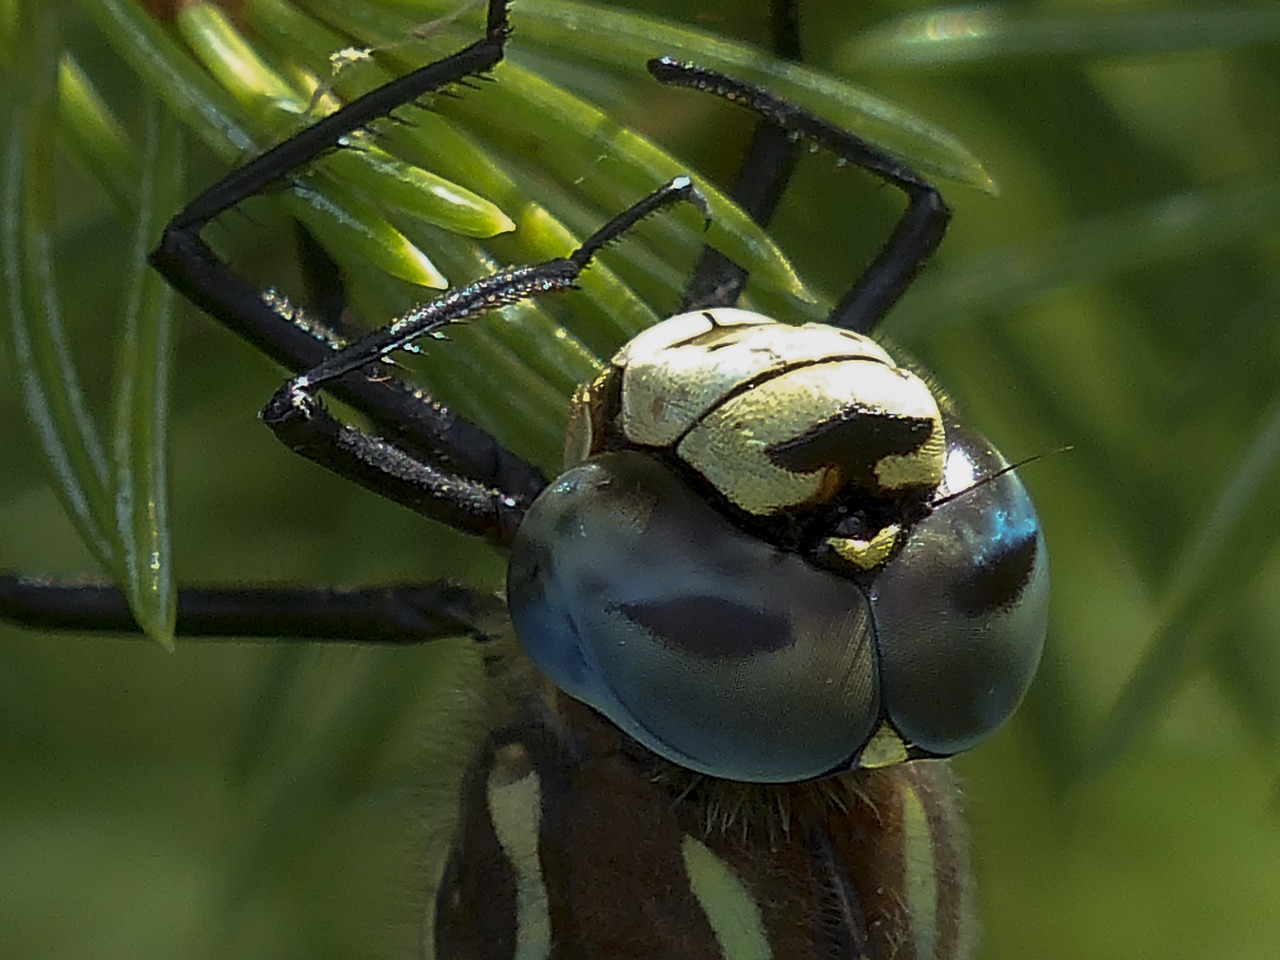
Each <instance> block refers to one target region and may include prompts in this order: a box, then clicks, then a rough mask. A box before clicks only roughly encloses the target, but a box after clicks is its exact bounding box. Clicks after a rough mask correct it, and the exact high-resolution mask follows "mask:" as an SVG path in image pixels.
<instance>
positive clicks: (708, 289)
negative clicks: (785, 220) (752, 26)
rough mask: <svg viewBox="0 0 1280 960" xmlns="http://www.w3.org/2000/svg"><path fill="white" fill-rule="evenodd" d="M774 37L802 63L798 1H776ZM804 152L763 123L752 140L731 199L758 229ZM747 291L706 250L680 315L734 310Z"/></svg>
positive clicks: (717, 255)
mask: <svg viewBox="0 0 1280 960" xmlns="http://www.w3.org/2000/svg"><path fill="white" fill-rule="evenodd" d="M770 19H771V23H770V32H771V33H772V34H773V52H774V53H776V54H777V55H778V56H779V57H782V58H784V59H786V60H794V61H797V62H798V61H800V60H801V59H802V58H803V55H802V52H801V49H800V13H799V9H798V8H797V6H796V3H795V0H774V3H773V7H772V12H771V18H770ZM800 151H801V146H800V144H799V143H797V142H796V141H795V140H794V139H792V138H791V137H790V136H789V135H788V134H787V132H786V131H785V130H783V129H782V128H781V127H778V126H777V125H775V124H773V123H771V122H769V121H768V120H765V119H762V120H761V121H760V122H759V123H758V124H757V125H756V129H755V132H754V133H753V134H752V137H751V143H750V145H749V146H748V147H747V153H746V155H745V156H744V158H743V160H742V164H741V165H740V166H739V167H738V175H737V178H736V179H735V181H734V184H733V188H732V189H731V190H730V191H729V195H730V196H731V197H733V199H734V201H735V202H736V203H737V204H738V206H740V207H741V208H742V209H743V210H745V211H746V212H747V214H748V215H749V216H750V217H751V219H752V220H754V221H755V222H756V223H758V224H760V226H762V227H767V226H768V225H769V221H770V220H772V219H773V214H774V211H775V210H777V208H778V201H779V200H780V199H781V198H782V194H783V191H785V190H786V188H787V183H788V182H789V181H790V180H791V173H792V171H793V170H794V169H795V165H796V161H797V160H799V158H800ZM746 285H747V271H746V270H744V269H743V268H742V267H740V266H738V265H737V264H736V263H734V262H733V261H732V260H730V259H729V258H728V257H726V256H725V255H724V254H723V253H721V252H720V251H719V250H716V249H715V248H714V247H707V248H706V249H704V250H703V251H702V255H701V256H700V257H699V258H698V263H697V265H696V266H694V268H693V272H692V273H691V274H690V275H689V281H688V283H687V284H685V288H684V296H683V298H682V299H681V301H680V309H681V310H699V309H702V308H704V307H731V306H733V305H734V304H735V303H737V302H738V297H740V296H741V295H742V290H743V288H744V287H745V286H746Z"/></svg>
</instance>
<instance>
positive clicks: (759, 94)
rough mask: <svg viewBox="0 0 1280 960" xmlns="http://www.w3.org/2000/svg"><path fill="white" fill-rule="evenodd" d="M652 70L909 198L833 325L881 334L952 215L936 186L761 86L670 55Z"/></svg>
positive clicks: (652, 62)
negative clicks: (819, 149) (726, 102)
mask: <svg viewBox="0 0 1280 960" xmlns="http://www.w3.org/2000/svg"><path fill="white" fill-rule="evenodd" d="M649 72H650V73H651V74H653V76H654V77H655V78H656V79H657V80H659V81H660V82H661V83H666V84H670V85H672V86H680V87H690V88H692V89H695V90H702V91H704V92H707V93H712V94H715V95H716V96H719V97H723V98H724V99H726V100H729V101H731V102H733V103H737V104H741V105H742V106H744V107H746V108H747V109H748V110H751V111H752V112H754V113H756V114H757V115H759V116H760V117H761V118H762V119H764V120H765V121H767V122H768V123H770V124H772V125H773V126H774V127H776V128H777V129H779V130H781V131H782V132H784V133H785V134H787V135H788V136H790V137H792V138H793V139H795V140H797V141H800V140H809V141H811V142H813V143H816V144H817V145H818V146H820V147H822V148H823V149H825V150H829V151H830V152H832V153H834V154H835V155H836V156H837V157H839V158H841V159H843V160H845V161H847V162H849V163H852V164H854V165H856V166H859V167H861V168H862V169H864V170H866V171H868V172H869V173H871V174H874V175H875V176H877V177H879V178H880V179H881V180H883V181H885V182H886V183H888V184H891V185H892V186H895V187H897V188H898V189H900V190H902V191H903V193H905V194H906V195H907V199H908V203H907V209H906V211H905V212H904V213H903V214H902V217H901V218H900V219H899V221H898V225H897V226H896V227H895V228H894V231H893V234H892V235H891V236H890V237H889V239H888V241H886V242H885V244H884V246H883V247H882V248H881V250H880V252H879V253H878V254H876V257H875V259H874V260H872V261H871V264H870V265H869V266H868V267H867V268H866V270H864V271H863V273H862V275H861V276H859V277H858V279H857V280H856V281H855V282H854V284H853V286H852V287H850V289H849V291H848V292H847V293H846V294H845V295H844V296H843V297H842V298H841V300H840V302H839V303H838V304H837V305H836V307H835V309H834V310H832V311H831V316H830V317H829V318H828V320H827V322H828V323H831V324H833V325H834V326H837V327H844V328H845V329H847V330H854V331H856V332H858V333H869V332H871V331H872V330H874V329H875V327H876V325H877V324H878V323H879V322H880V320H881V318H882V317H883V316H884V315H885V313H886V312H888V310H889V308H890V307H891V306H893V304H894V303H895V302H896V301H897V300H898V298H899V297H901V296H902V294H903V292H904V291H905V290H906V289H907V287H908V286H909V285H910V284H911V281H912V280H913V279H914V278H915V275H916V274H917V273H918V272H919V270H920V268H921V267H922V266H923V265H924V263H925V261H926V260H928V259H929V257H930V255H932V253H933V251H934V250H936V249H937V247H938V244H939V243H940V242H941V240H942V235H943V233H944V232H945V231H946V228H947V222H948V221H949V220H950V218H951V211H950V209H949V208H948V207H947V205H946V203H945V202H943V199H942V196H941V194H939V193H938V190H937V188H936V187H934V185H933V184H932V183H930V182H929V181H928V180H926V179H925V178H924V177H922V176H920V175H919V174H917V173H915V172H914V171H912V170H911V169H909V168H908V167H906V166H904V165H903V164H902V163H900V162H898V161H897V160H895V159H894V158H893V157H892V156H890V155H889V154H888V153H887V152H885V151H884V150H881V149H880V148H879V147H876V146H874V145H873V144H870V143H868V142H867V141H865V140H863V139H862V138H861V137H858V136H856V135H854V134H852V133H850V132H849V131H847V130H844V129H841V128H840V127H837V126H835V125H834V124H832V123H829V122H827V121H826V120H823V119H822V118H820V117H817V116H814V115H813V114H812V113H809V112H808V111H807V110H803V109H801V108H800V107H797V106H795V105H794V104H791V103H788V102H787V101H785V100H782V99H781V98H779V97H776V96H774V95H773V94H771V93H769V92H768V91H767V90H764V89H762V88H760V87H757V86H755V85H754V84H750V83H745V82H743V81H741V80H735V79H733V78H732V77H727V76H725V75H724V74H722V73H718V72H716V71H714V70H707V69H705V68H703V67H698V66H695V65H693V64H689V63H684V62H682V61H679V60H673V59H671V58H669V57H662V58H659V59H656V60H650V61H649Z"/></svg>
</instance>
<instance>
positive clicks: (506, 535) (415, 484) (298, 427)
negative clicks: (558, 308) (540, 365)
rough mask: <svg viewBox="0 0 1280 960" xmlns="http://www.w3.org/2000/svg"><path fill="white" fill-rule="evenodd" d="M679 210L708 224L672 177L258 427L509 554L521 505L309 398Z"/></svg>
mask: <svg viewBox="0 0 1280 960" xmlns="http://www.w3.org/2000/svg"><path fill="white" fill-rule="evenodd" d="M679 202H689V203H693V204H694V205H695V206H697V207H699V209H701V210H702V212H703V216H704V217H706V216H707V215H708V214H707V210H706V205H705V202H704V201H703V199H702V197H701V195H699V194H698V192H697V191H696V190H695V189H694V188H693V184H692V182H691V181H690V180H689V178H688V177H677V178H676V179H675V180H672V181H671V182H670V183H668V184H666V185H665V186H663V187H660V188H659V189H658V190H655V191H654V192H653V193H651V194H650V195H649V196H647V197H645V198H644V199H643V200H641V201H640V202H638V203H636V204H634V205H632V206H631V207H628V208H627V209H626V210H624V211H623V212H622V213H620V214H619V215H618V216H616V217H614V218H613V219H612V220H610V221H609V222H608V223H606V224H605V225H604V226H603V227H601V228H600V229H599V230H597V231H596V232H595V233H594V234H593V235H592V236H590V237H588V238H587V240H586V241H585V242H584V243H583V244H582V246H581V247H579V248H578V249H577V250H575V251H574V252H573V253H571V254H569V256H567V257H564V258H562V259H557V260H548V261H547V262H545V263H539V264H533V265H530V266H524V267H515V268H513V269H511V270H508V271H506V272H504V273H499V274H495V275H493V276H490V277H484V278H483V279H481V280H477V281H476V282H474V283H472V284H469V285H467V286H465V287H461V288H459V289H457V290H454V291H452V292H450V293H449V294H447V295H446V296H444V297H441V298H440V299H438V300H435V301H432V302H431V303H428V304H424V305H422V306H420V307H416V308H414V309H413V310H411V311H409V312H408V313H406V314H405V315H404V316H402V317H401V318H399V319H398V320H396V321H394V322H393V323H391V324H390V325H388V326H387V327H384V328H383V329H381V330H378V331H375V332H374V333H371V334H370V335H369V336H367V337H365V338H364V339H363V340H360V341H358V342H357V343H354V344H352V345H351V346H349V347H346V348H344V349H342V350H338V351H336V352H334V353H331V354H329V355H328V356H327V357H326V358H325V359H324V360H323V361H322V362H320V363H319V364H317V365H316V366H315V367H314V368H312V369H310V370H307V371H306V372H304V373H301V374H299V375H298V376H296V377H294V378H293V379H291V380H289V381H288V382H287V383H285V385H284V386H283V387H281V388H280V389H279V390H278V391H277V392H276V394H275V396H273V397H272V398H271V400H270V402H269V403H268V404H267V406H266V407H265V408H264V409H263V411H262V419H263V421H264V422H265V423H266V424H267V426H269V427H271V429H272V430H273V431H274V432H275V434H276V436H277V437H278V438H279V439H280V441H281V442H282V443H284V444H285V445H286V446H288V447H289V448H290V449H292V450H293V451H294V452H296V453H298V454H301V455H302V456H305V457H307V458H308V459H310V460H313V461H315V462H316V463H319V464H320V465H322V466H324V467H327V468H328V469H330V470H332V471H334V472H335V473H337V474H339V475H341V476H344V477H346V478H348V479H350V480H353V481H355V482H356V483H359V484H360V485H361V486H363V487H365V488H367V489H369V490H372V491H374V492H375V493H379V494H381V495H382V496H385V497H387V498H388V499H391V500H394V501H396V502H397V503H401V504H404V505H405V506H407V507H410V508H411V509H413V510H414V511H416V512H418V513H421V514H423V515H424V516H428V517H431V518H432V519H435V520H441V521H443V522H444V523H447V524H449V525H450V526H452V527H454V528H456V529H458V530H462V531H465V532H467V533H471V534H475V535H479V536H484V537H486V538H488V539H489V540H490V541H491V542H493V543H496V544H498V545H500V546H509V545H510V544H511V541H512V540H513V538H514V537H515V532H516V530H517V529H518V527H519V525H520V521H521V520H522V519H523V516H524V511H525V509H526V507H527V506H528V503H527V501H526V500H525V499H523V498H519V497H514V496H512V495H511V494H510V493H508V492H506V491H504V490H502V489H499V488H495V487H490V486H486V485H485V484H484V483H482V482H479V481H473V480H470V479H468V478H465V477H459V476H456V475H452V474H448V473H445V472H443V471H441V470H439V469H438V468H436V467H435V466H434V465H433V464H432V463H430V462H429V461H428V460H424V459H422V458H419V457H415V456H413V455H412V454H411V453H409V452H408V451H405V450H403V449H401V448H400V447H398V446H396V445H395V444H392V443H389V442H388V441H387V440H385V439H383V438H381V437H377V436H374V435H372V434H369V433H365V432H363V431H361V430H358V429H356V428H354V427H351V426H348V425H346V424H344V423H342V422H340V421H339V420H337V419H336V418H334V417H333V416H332V415H330V414H329V412H328V411H327V410H326V409H325V408H324V405H323V404H322V403H321V402H320V401H319V399H318V398H317V396H316V393H317V391H318V390H319V389H320V388H322V387H324V386H326V385H328V384H330V383H334V382H341V381H342V380H343V378H345V377H348V376H350V375H352V374H358V373H359V372H360V371H362V370H370V369H371V368H372V367H373V365H375V364H376V363H377V362H378V361H379V360H381V359H382V358H384V357H385V356H387V354H389V353H391V352H392V351H394V350H398V349H401V348H403V347H405V346H408V345H409V344H410V343H412V342H413V341H414V340H416V339H418V338H420V337H424V336H429V335H431V334H432V333H435V332H437V331H439V330H440V329H442V328H443V327H445V326H447V325H448V324H450V323H457V322H459V321H461V320H465V319H467V318H469V317H473V316H475V315H477V314H480V313H484V312H486V311H489V310H494V309H497V308H499V307H502V306H505V305H507V304H511V303H516V302H518V301H521V300H525V299H527V298H529V297H536V296H542V295H545V294H548V293H555V292H557V291H560V290H567V289H571V288H572V287H573V286H574V285H575V283H576V281H577V279H578V276H579V275H580V274H581V273H582V271H583V270H584V269H585V268H586V267H587V265H588V264H589V263H590V262H591V259H592V257H594V256H595V254H596V253H597V252H599V250H600V249H601V248H602V247H604V246H605V245H606V244H608V243H610V242H612V241H613V240H616V239H618V238H619V237H620V236H621V235H622V234H623V233H625V232H626V231H627V230H629V229H630V228H631V227H632V226H634V225H635V224H636V223H638V222H639V221H640V220H641V219H643V218H644V217H646V216H648V215H649V214H651V213H654V212H655V211H657V210H660V209H662V208H664V207H667V206H670V205H672V204H674V203H679ZM375 374H376V371H375Z"/></svg>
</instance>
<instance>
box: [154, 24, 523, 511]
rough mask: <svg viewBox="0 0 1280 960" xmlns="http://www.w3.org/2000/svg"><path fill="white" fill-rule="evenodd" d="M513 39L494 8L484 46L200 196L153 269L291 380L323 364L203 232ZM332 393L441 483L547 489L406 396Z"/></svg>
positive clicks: (408, 390) (360, 380) (178, 221)
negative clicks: (427, 465) (433, 468)
mask: <svg viewBox="0 0 1280 960" xmlns="http://www.w3.org/2000/svg"><path fill="white" fill-rule="evenodd" d="M509 33H510V27H509V25H508V22H507V2H506V0H491V2H490V4H489V14H488V24H487V29H486V32H485V36H484V37H483V38H482V39H480V40H478V41H476V42H475V43H473V44H471V45H470V46H468V47H466V48H465V49H463V50H460V51H459V52H458V53H455V54H454V55H453V56H450V57H446V58H445V59H443V60H440V61H438V62H436V63H432V64H429V65H427V66H425V67H423V68H422V69H420V70H417V71H415V72H413V73H411V74H408V75H406V76H404V77H400V78H398V79H396V80H393V81H392V82H390V83H388V84H386V85H385V86H382V87H379V88H378V89H377V90H374V91H372V92H370V93H368V94H366V95H365V96H363V97H360V98H359V99H357V100H353V101H352V102H351V103H349V104H347V105H346V106H344V107H343V108H342V109H340V110H338V111H337V112H335V113H333V114H331V115H329V116H327V117H324V118H323V119H321V120H319V121H318V122H316V123H315V124H313V125H312V126H310V127H308V128H307V129H305V130H303V131H301V132H300V133H299V134H298V135H297V136H294V137H292V138H290V139H289V140H286V141H285V142H284V143H282V144H280V145H278V146H276V147H274V148H273V149H271V150H268V151H267V152H266V153H264V154H262V155H261V156H259V157H256V158H254V159H253V160H251V161H249V162H248V163H246V164H245V165H244V166H242V167H240V168H239V169H237V170H235V171H233V172H232V173H230V174H229V175H228V176H227V177H225V178H223V179H222V180H220V181H218V182H217V183H215V184H214V185H213V186H211V187H209V188H208V189H207V190H205V191H204V192H203V193H201V194H200V195H199V196H197V197H196V198H195V199H194V200H192V201H191V202H190V203H189V204H188V205H187V206H186V207H185V208H184V209H183V210H182V211H181V212H180V213H178V215H177V216H176V217H174V218H173V220H172V221H171V222H170V223H169V225H168V226H167V227H166V228H165V232H164V235H163V237H162V238H161V241H160V245H159V247H158V248H157V249H156V250H155V252H154V253H152V255H151V262H152V264H153V265H154V266H155V267H156V269H157V270H159V271H160V272H161V273H162V274H163V275H164V276H165V278H166V279H167V280H168V281H169V282H170V283H171V284H172V285H173V286H174V287H175V288H176V289H177V290H179V291H180V292H181V293H182V294H183V295H184V296H186V297H187V299H189V300H191V301H192V302H193V303H195V304H196V305H197V306H199V307H200V308H201V309H203V310H204V311H205V312H207V313H209V314H210V315H211V316H213V317H215V318H216V319H218V320H219V321H220V322H221V323H222V324H223V325H224V326H226V327H228V328H229V329H231V330H233V331H235V332H236V333H238V334H239V335H240V336H242V337H244V338H245V339H246V340H248V341H249V342H250V343H252V344H253V345H254V346H255V347H257V348H258V349H260V350H261V351H262V352H264V353H266V354H267V355H268V356H270V357H272V358H273V359H275V360H276V361H277V362H279V363H281V364H282V365H283V366H285V367H287V368H289V369H291V370H293V371H295V372H296V371H300V370H307V369H310V368H312V367H315V366H316V365H318V364H320V363H322V362H323V361H324V360H325V358H326V357H328V356H329V355H331V354H332V353H333V352H334V349H335V348H334V346H333V345H332V344H331V343H330V342H327V341H326V340H325V339H323V338H320V337H317V336H315V335H314V334H313V333H312V332H310V331H308V330H306V329H304V328H302V327H301V326H299V325H297V324H294V323H292V322H290V321H289V320H288V319H287V318H284V317H281V316H280V315H279V313H277V312H276V310H275V309H273V307H272V306H271V305H270V304H269V303H267V302H266V301H265V300H264V298H263V296H262V294H261V292H260V291H259V290H258V289H256V288H255V287H254V286H253V285H251V284H249V283H248V282H247V281H245V280H244V279H243V278H242V277H240V276H239V275H238V274H236V272H235V271H234V270H232V269H231V267H230V266H229V265H228V264H227V263H226V262H225V261H223V260H222V259H221V258H220V257H219V256H218V255H217V254H216V253H214V251H213V250H212V249H211V248H210V247H209V245H208V244H207V243H205V241H204V240H203V239H202V237H201V236H200V232H201V230H202V229H203V228H204V226H205V225H206V224H207V223H208V222H209V221H210V220H211V219H212V218H213V217H215V216H217V215H218V214H220V213H222V212H223V211H225V210H227V209H228V208H229V207H232V206H234V205H235V204H237V203H239V202H240V201H242V200H244V199H246V198H247V197H250V196H252V195H254V194H255V193H258V192H260V191H262V190H263V189H264V188H266V187H267V186H269V185H270V184H272V183H273V182H275V181H277V180H279V179H280V178H283V177H286V176H287V175H288V174H289V173H291V172H292V171H293V170H294V169H296V168H297V167H299V166H301V165H303V164H305V163H307V162H308V161H310V160H312V159H314V158H315V157H316V156H318V155H319V154H321V153H323V152H324V151H325V150H328V149H331V148H333V147H334V146H336V145H338V144H339V143H340V142H341V140H342V138H343V137H345V136H347V135H349V134H351V133H352V132H353V131H356V130H358V129H360V128H362V127H364V126H366V125H367V124H369V123H371V122H372V121H374V120H376V119H378V118H379V117H385V116H387V115H388V114H389V113H391V111H393V110H395V109H396V108H397V107H399V106H402V105H403V104H405V103H409V102H412V101H413V100H415V99H417V98H419V97H421V96H423V95H424V94H427V93H430V92H432V91H435V90H439V89H441V88H444V87H447V86H448V85H450V84H452V83H456V82H458V81H460V80H463V79H465V78H467V77H470V76H475V75H478V74H482V73H484V72H485V71H487V70H490V69H492V68H493V67H494V66H495V65H496V64H497V63H498V62H499V61H500V60H501V59H502V55H503V45H504V43H505V41H506V38H507V35H508V34H509ZM331 389H332V390H333V391H334V393H335V395H337V396H339V397H340V398H341V399H343V400H345V401H347V402H348V403H351V404H352V405H353V406H355V407H356V408H357V409H359V410H361V411H362V412H363V413H365V414H366V415H367V416H368V417H369V418H370V419H371V420H372V421H373V422H374V423H375V424H376V426H377V429H378V430H380V431H381V432H383V433H384V434H385V435H386V436H387V437H388V438H389V439H391V440H393V441H395V442H396V443H397V444H399V445H401V446H402V447H404V448H406V449H408V450H411V451H413V452H414V453H416V454H418V455H421V456H424V457H426V458H428V459H430V460H431V461H432V463H433V464H435V465H437V466H438V468H439V470H438V472H440V473H442V475H445V476H449V475H458V476H460V477H462V478H471V479H472V480H475V481H479V482H480V484H481V485H483V486H487V487H496V488H501V489H502V490H505V491H506V492H507V493H508V494H510V495H511V496H512V497H515V498H520V499H532V498H533V497H534V496H536V495H537V493H538V492H539V491H540V490H541V489H542V488H543V487H544V486H545V485H546V478H545V477H543V476H542V474H541V473H540V472H539V471H538V470H537V469H536V468H535V467H533V466H532V465H531V464H529V463H527V462H525V461H524V460H523V459H521V458H520V457H518V456H516V455H515V454H513V453H511V452H510V451H508V450H506V449H504V448H503V447H502V446H501V444H499V443H498V442H497V441H496V440H495V439H494V438H493V437H492V436H490V435H489V434H488V433H486V432H485V431H483V430H480V429H479V428H477V427H475V426H474V425H472V424H470V423H467V422H466V421H465V420H463V419H462V418H460V417H458V416H456V415H454V414H453V413H452V412H451V411H449V410H448V409H447V408H444V407H443V406H441V405H439V404H436V403H434V402H432V401H431V400H430V398H427V397H424V396H423V394H422V393H421V392H420V391H418V390H415V389H414V388H413V387H411V386H408V385H406V384H404V383H401V382H399V381H397V380H394V379H391V378H386V377H372V378H371V377H368V376H365V375H363V374H362V373H360V372H353V373H352V374H351V375H350V376H348V377H345V378H343V379H342V380H341V381H340V382H336V383H333V384H332V385H331Z"/></svg>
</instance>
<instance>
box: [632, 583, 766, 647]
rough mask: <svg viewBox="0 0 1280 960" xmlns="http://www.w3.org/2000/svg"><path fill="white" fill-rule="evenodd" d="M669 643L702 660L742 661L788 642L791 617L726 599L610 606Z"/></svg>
mask: <svg viewBox="0 0 1280 960" xmlns="http://www.w3.org/2000/svg"><path fill="white" fill-rule="evenodd" d="M609 609H610V612H613V613H617V614H620V615H621V616H623V617H626V618H627V619H628V620H630V621H631V622H632V623H634V624H636V625H637V626H639V627H641V628H643V629H645V630H647V631H648V632H649V633H651V634H652V635H653V636H654V637H655V638H657V639H658V640H660V641H661V642H662V643H663V644H664V645H666V646H668V647H673V648H677V649H680V650H683V651H686V652H688V653H690V654H692V655H694V656H697V657H701V658H703V659H706V660H720V659H730V660H740V659H743V658H745V657H747V656H750V655H754V654H758V653H772V652H774V651H776V650H781V649H784V648H785V647H788V646H790V644H791V621H790V619H789V618H788V617H786V616H783V615H780V614H778V613H776V612H770V611H767V610H762V609H760V608H759V607H747V606H743V605H742V604H740V603H736V602H734V601H733V600H727V599H725V598H724V597H710V596H686V597H680V598H677V599H674V600H670V601H667V602H665V603H618V604H611V605H610V607H609Z"/></svg>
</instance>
